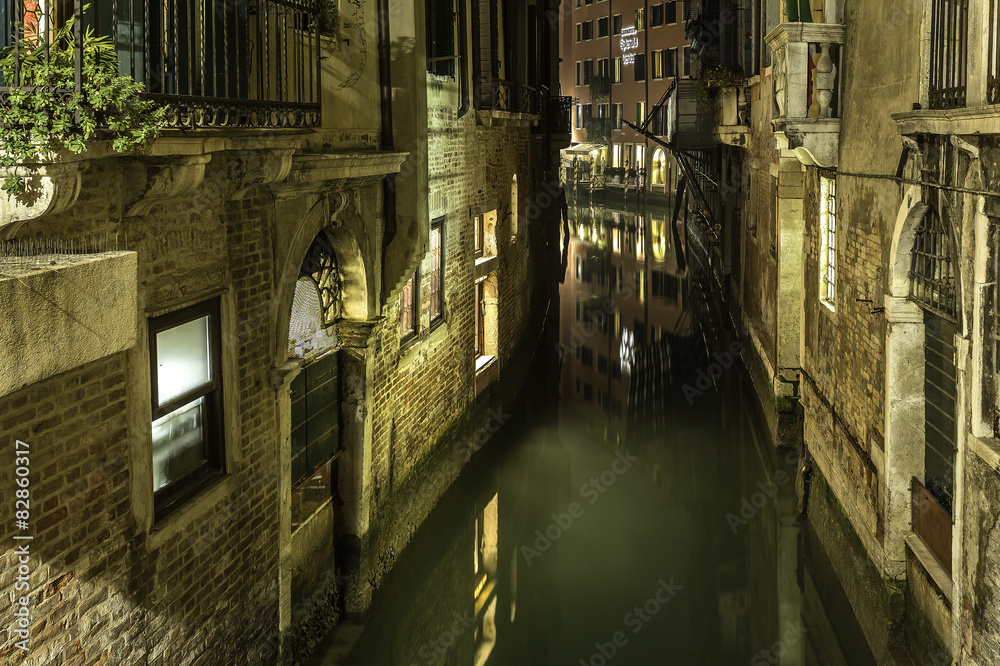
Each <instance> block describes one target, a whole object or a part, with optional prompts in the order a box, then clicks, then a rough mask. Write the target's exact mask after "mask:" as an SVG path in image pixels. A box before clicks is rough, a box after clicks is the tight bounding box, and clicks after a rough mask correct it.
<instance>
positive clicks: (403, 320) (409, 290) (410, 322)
mask: <svg viewBox="0 0 1000 666" xmlns="http://www.w3.org/2000/svg"><path fill="white" fill-rule="evenodd" d="M419 289H420V270H419V269H418V270H416V271H415V272H414V273H413V275H412V276H411V277H410V279H409V280H407V282H406V285H405V286H404V287H403V292H402V293H401V294H400V295H399V336H400V338H402V339H403V340H404V341H406V340H409V339H410V338H412V337H414V336H415V335H416V334H417V320H418V319H419V317H420V301H419V296H418V294H419Z"/></svg>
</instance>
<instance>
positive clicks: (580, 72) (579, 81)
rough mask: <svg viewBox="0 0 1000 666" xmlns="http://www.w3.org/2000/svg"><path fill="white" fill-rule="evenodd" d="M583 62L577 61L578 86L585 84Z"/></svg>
mask: <svg viewBox="0 0 1000 666" xmlns="http://www.w3.org/2000/svg"><path fill="white" fill-rule="evenodd" d="M581 64H582V63H581V62H580V61H579V60H577V61H576V85H580V84H581V83H582V82H583V69H582V67H581Z"/></svg>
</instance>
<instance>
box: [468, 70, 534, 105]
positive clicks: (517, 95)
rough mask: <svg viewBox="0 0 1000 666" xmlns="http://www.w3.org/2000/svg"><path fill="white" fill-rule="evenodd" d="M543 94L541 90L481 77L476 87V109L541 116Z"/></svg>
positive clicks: (494, 78)
mask: <svg viewBox="0 0 1000 666" xmlns="http://www.w3.org/2000/svg"><path fill="white" fill-rule="evenodd" d="M542 98H543V93H542V91H541V90H540V89H538V88H534V87H532V86H527V85H522V84H519V83H515V82H513V81H507V80H505V79H500V78H497V77H495V76H481V77H479V80H478V83H477V85H476V108H477V109H483V110H493V111H507V112H508V113H526V114H530V115H539V114H540V113H541V112H542Z"/></svg>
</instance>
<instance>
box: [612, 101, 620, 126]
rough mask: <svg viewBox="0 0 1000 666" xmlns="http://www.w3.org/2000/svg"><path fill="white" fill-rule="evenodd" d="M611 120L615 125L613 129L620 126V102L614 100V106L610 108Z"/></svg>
mask: <svg viewBox="0 0 1000 666" xmlns="http://www.w3.org/2000/svg"><path fill="white" fill-rule="evenodd" d="M611 120H612V122H613V123H614V125H615V129H621V128H622V103H621V102H615V105H614V107H613V108H612V110H611Z"/></svg>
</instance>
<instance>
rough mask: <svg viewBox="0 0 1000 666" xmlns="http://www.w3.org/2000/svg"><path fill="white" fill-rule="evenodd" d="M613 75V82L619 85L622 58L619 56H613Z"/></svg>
mask: <svg viewBox="0 0 1000 666" xmlns="http://www.w3.org/2000/svg"><path fill="white" fill-rule="evenodd" d="M614 74H615V78H614V82H615V83H621V82H622V57H621V56H615V67H614Z"/></svg>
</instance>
